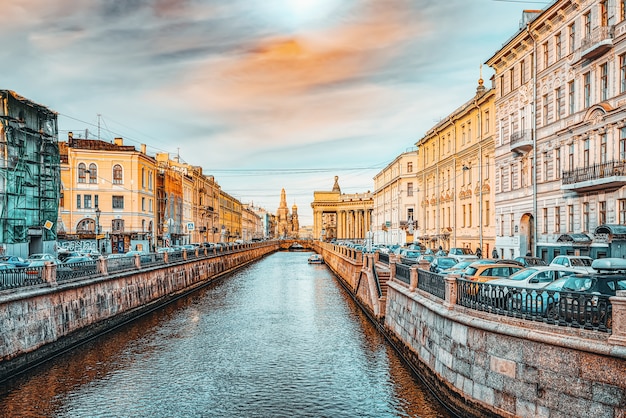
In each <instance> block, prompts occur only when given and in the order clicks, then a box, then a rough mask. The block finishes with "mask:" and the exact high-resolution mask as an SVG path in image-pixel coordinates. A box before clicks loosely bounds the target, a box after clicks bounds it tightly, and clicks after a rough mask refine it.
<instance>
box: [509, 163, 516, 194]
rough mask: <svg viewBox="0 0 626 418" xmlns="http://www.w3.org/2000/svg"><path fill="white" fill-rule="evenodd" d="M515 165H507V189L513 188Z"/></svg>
mask: <svg viewBox="0 0 626 418" xmlns="http://www.w3.org/2000/svg"><path fill="white" fill-rule="evenodd" d="M514 167H515V165H514V164H511V166H510V167H509V190H513V186H514V185H513V172H514V171H515V168H514Z"/></svg>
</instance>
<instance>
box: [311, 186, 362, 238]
mask: <svg viewBox="0 0 626 418" xmlns="http://www.w3.org/2000/svg"><path fill="white" fill-rule="evenodd" d="M373 206H374V201H373V199H372V193H370V192H369V191H368V192H367V193H355V194H343V193H341V188H340V187H339V178H338V177H337V176H335V184H334V185H333V188H332V190H330V191H315V192H313V202H312V203H311V207H312V208H313V237H314V238H315V239H320V240H325V241H330V240H332V239H338V240H342V239H345V240H356V241H362V240H364V239H365V238H366V234H367V232H368V231H369V230H370V225H371V224H372V210H373Z"/></svg>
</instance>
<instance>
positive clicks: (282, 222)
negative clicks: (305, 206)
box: [276, 189, 300, 238]
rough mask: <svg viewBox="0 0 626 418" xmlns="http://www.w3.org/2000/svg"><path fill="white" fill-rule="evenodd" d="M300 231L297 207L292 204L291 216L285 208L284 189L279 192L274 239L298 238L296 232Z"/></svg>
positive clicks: (285, 197)
mask: <svg viewBox="0 0 626 418" xmlns="http://www.w3.org/2000/svg"><path fill="white" fill-rule="evenodd" d="M299 230H300V222H299V221H298V206H296V204H295V203H294V205H293V206H292V207H291V214H290V213H289V208H288V207H287V195H286V194H285V189H282V190H281V192H280V206H279V207H278V210H277V211H276V237H277V238H287V237H293V238H298V231H299Z"/></svg>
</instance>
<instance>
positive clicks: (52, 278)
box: [41, 261, 57, 287]
mask: <svg viewBox="0 0 626 418" xmlns="http://www.w3.org/2000/svg"><path fill="white" fill-rule="evenodd" d="M41 274H42V276H43V277H42V279H43V280H44V282H46V283H49V284H50V286H52V287H54V286H56V285H57V265H56V264H54V263H53V262H52V261H46V262H44V264H43V270H42V271H41Z"/></svg>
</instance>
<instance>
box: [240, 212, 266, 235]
mask: <svg viewBox="0 0 626 418" xmlns="http://www.w3.org/2000/svg"><path fill="white" fill-rule="evenodd" d="M261 238H263V225H262V222H261V217H260V216H259V215H257V213H256V212H255V211H254V210H253V209H252V208H251V207H250V206H248V205H243V207H242V209H241V239H243V240H244V241H252V240H253V239H261Z"/></svg>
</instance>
